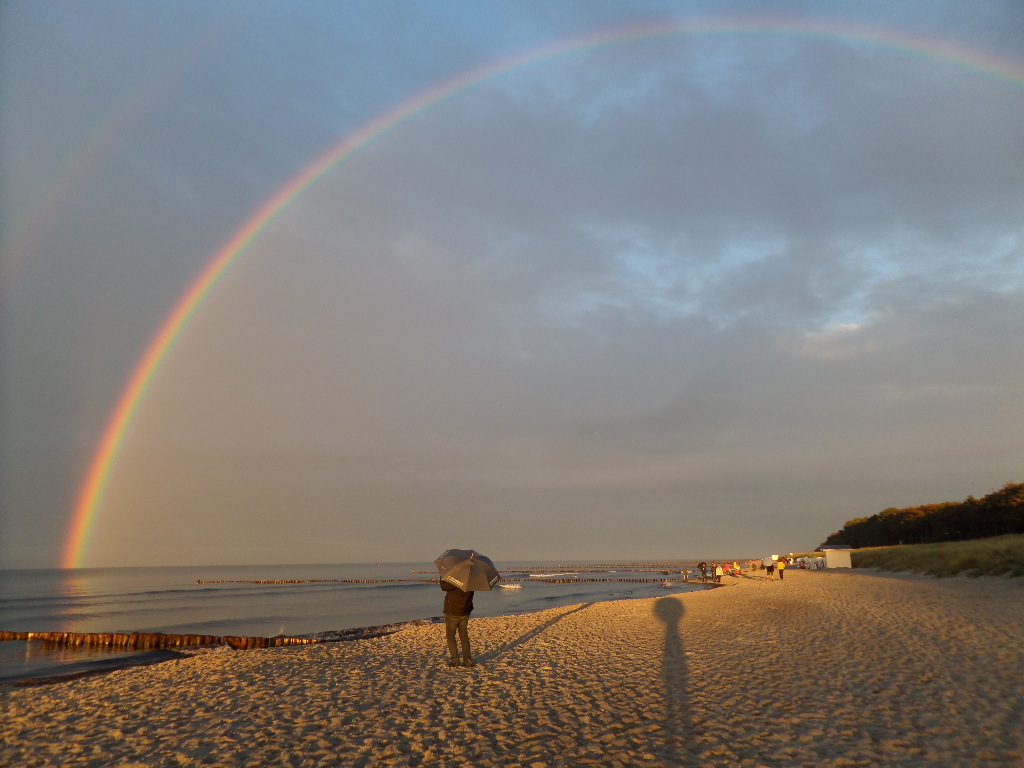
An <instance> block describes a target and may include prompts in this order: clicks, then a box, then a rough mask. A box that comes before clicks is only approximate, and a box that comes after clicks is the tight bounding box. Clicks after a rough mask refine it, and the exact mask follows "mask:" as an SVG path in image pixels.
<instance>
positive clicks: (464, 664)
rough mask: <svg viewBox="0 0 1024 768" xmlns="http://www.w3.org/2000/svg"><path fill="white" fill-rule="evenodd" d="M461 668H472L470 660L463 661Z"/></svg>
mask: <svg viewBox="0 0 1024 768" xmlns="http://www.w3.org/2000/svg"><path fill="white" fill-rule="evenodd" d="M462 666H464V667H472V666H473V662H472V661H471V660H469V659H466V660H465V661H463V662H462Z"/></svg>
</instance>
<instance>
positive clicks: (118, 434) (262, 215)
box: [61, 16, 1024, 568]
mask: <svg viewBox="0 0 1024 768" xmlns="http://www.w3.org/2000/svg"><path fill="white" fill-rule="evenodd" d="M714 34H731V35H742V34H778V35H789V36H794V37H804V38H820V39H822V40H825V41H831V42H839V43H842V44H847V45H849V44H860V45H868V46H875V47H881V48H886V49H890V50H894V51H897V52H899V53H902V54H905V55H913V56H919V57H924V58H927V59H932V60H935V61H937V62H940V63H942V64H944V65H946V66H953V67H957V68H962V69H966V70H968V71H973V72H976V73H979V74H982V75H984V76H987V77H990V78H995V79H997V80H1001V81H1003V82H1005V83H1008V84H1010V85H1012V86H1013V87H1015V88H1022V87H1024V66H1022V65H1021V64H1020V63H1018V62H1016V61H1012V60H1010V59H1007V58H1003V57H998V56H994V55H992V54H989V53H987V52H983V51H978V50H974V49H970V48H967V47H964V46H961V45H957V44H954V43H951V42H948V41H944V40H938V39H934V38H928V37H923V36H916V35H910V34H908V33H904V32H899V31H894V30H889V29H882V28H875V27H869V26H860V25H851V24H838V23H831V22H819V21H807V20H800V19H785V18H766V17H749V16H748V17H729V18H720V19H709V20H704V21H695V22H686V23H672V24H665V23H657V24H644V25H637V26H630V27H622V28H615V29H611V30H606V31H602V32H599V33H596V34H592V35H588V36H585V37H579V38H573V39H570V40H563V41H558V42H555V43H552V44H550V45H546V46H543V47H540V48H536V49H532V50H530V51H528V52H526V53H523V54H520V55H517V56H513V57H510V58H507V59H503V60H500V61H498V62H495V63H492V64H490V65H488V66H486V67H483V68H481V69H476V70H472V71H470V72H467V73H464V74H462V75H460V76H458V77H456V78H454V79H452V80H449V81H446V82H444V83H443V84H441V85H439V86H436V87H434V88H431V89H429V90H426V91H424V92H422V93H420V94H418V95H417V96H415V97H414V98H413V99H411V100H409V101H407V102H405V103H403V104H401V105H399V106H397V107H395V108H394V109H392V110H390V111H388V112H386V113H384V114H382V115H380V116H378V117H377V118H375V119H374V120H372V121H370V122H369V123H367V124H365V125H364V126H362V127H361V128H360V129H358V130H357V131H356V132H354V133H353V134H351V135H349V136H347V137H345V138H344V139H342V140H341V141H340V142H339V143H338V144H336V145H334V146H332V147H330V148H329V149H328V150H327V151H325V152H324V153H323V154H321V155H320V156H319V157H317V158H316V159H315V160H314V161H313V162H311V163H310V164H309V165H308V166H306V167H305V168H304V169H303V170H302V171H300V172H299V173H298V174H296V175H295V176H294V177H292V178H291V179H290V180H289V181H288V182H287V183H286V184H285V185H284V186H283V187H281V188H280V189H279V190H278V191H276V192H275V193H274V194H273V195H272V196H271V197H269V198H268V199H267V200H266V201H265V202H264V203H263V204H262V205H260V206H259V208H258V209H256V211H255V212H254V213H253V214H252V215H251V216H250V217H249V218H248V219H247V220H246V221H245V222H244V223H243V224H242V226H241V227H240V228H239V229H238V230H237V231H236V232H235V233H234V234H233V235H232V236H231V238H230V239H229V240H228V241H227V242H226V243H225V244H224V245H223V246H222V247H221V248H220V249H219V250H218V251H217V252H216V253H215V254H214V255H213V257H212V258H211V260H210V261H209V262H208V263H207V264H206V265H205V266H204V267H203V269H202V270H201V271H200V272H199V274H198V276H197V277H196V278H195V280H194V281H193V282H192V283H191V285H189V287H188V289H187V290H186V291H185V292H184V293H183V294H182V295H181V297H180V298H179V299H178V301H177V302H176V304H175V305H174V308H173V309H172V311H171V312H170V314H169V315H167V317H166V318H165V319H164V321H163V322H162V323H161V325H160V327H159V329H158V330H157V332H156V334H155V335H154V336H153V338H152V339H151V340H150V342H149V344H148V345H147V347H146V349H145V352H144V353H143V355H142V357H141V358H140V359H139V361H138V362H137V363H136V365H135V368H134V370H133V372H132V374H131V376H130V377H129V379H128V381H127V383H126V385H125V387H124V389H123V390H122V392H121V395H120V397H119V398H118V400H117V403H116V406H115V408H114V410H113V413H112V414H111V416H110V418H109V420H108V422H107V425H106V427H105V429H104V431H103V434H102V436H101V439H100V441H99V443H98V445H97V448H96V450H95V453H94V454H93V458H92V460H91V461H90V463H89V468H88V471H87V473H86V476H85V479H84V481H83V483H82V486H81V489H80V492H79V494H78V498H77V501H76V503H75V507H74V510H73V513H72V518H71V523H70V525H69V527H68V531H67V537H66V540H65V546H64V551H63V557H62V562H61V564H62V567H65V568H77V567H81V566H82V562H83V559H84V556H85V553H86V550H87V547H88V544H89V541H90V534H91V532H92V528H93V525H94V523H95V519H96V515H97V512H98V509H99V505H100V502H101V501H102V498H103V494H104V491H105V488H106V485H107V482H108V479H109V477H110V474H111V470H112V468H113V466H114V464H115V462H116V460H117V456H118V452H119V451H120V449H121V447H122V444H123V442H124V437H125V434H126V433H127V431H128V430H129V428H130V426H131V422H132V417H133V416H134V414H135V412H136V411H137V409H138V406H139V403H140V402H141V401H142V399H143V398H144V396H145V393H146V390H147V387H148V385H149V384H150V382H151V381H152V380H153V377H154V376H155V374H156V373H157V371H158V369H159V367H160V364H161V362H162V360H163V359H164V357H165V356H166V354H167V352H168V350H169V349H170V348H171V347H172V346H173V345H174V342H175V340H176V339H177V338H178V337H179V336H180V334H181V332H182V330H183V328H184V327H185V326H186V325H187V323H188V320H189V318H190V316H191V315H192V314H193V312H194V310H195V309H196V307H197V306H198V305H199V304H200V303H201V302H202V301H203V299H204V298H205V297H206V296H207V295H208V294H209V293H210V291H211V290H212V289H213V287H214V286H215V285H216V284H217V282H218V281H219V280H220V278H221V277H222V276H223V275H224V273H225V272H226V271H227V270H228V268H229V267H230V266H231V265H232V264H233V263H234V262H235V261H236V260H237V259H238V258H239V256H241V254H242V253H243V252H244V251H245V249H246V248H247V247H248V246H249V244H250V243H252V242H253V240H254V239H256V238H257V237H258V236H259V235H260V233H261V232H263V231H264V230H265V229H266V228H267V227H268V226H269V225H270V224H271V222H273V221H274V220H275V219H276V218H278V217H279V216H280V214H281V213H282V212H283V211H284V210H286V209H287V208H288V206H289V205H291V204H292V203H293V202H294V201H295V200H297V199H298V198H299V197H300V196H301V195H302V194H303V193H304V192H306V191H307V190H309V189H310V188H311V187H313V186H314V185H315V184H316V182H317V181H318V180H320V179H321V178H323V177H324V175H325V174H327V173H328V172H329V171H331V170H332V169H334V168H336V167H337V166H338V165H340V164H341V163H343V162H344V161H345V160H346V159H348V158H349V157H351V156H352V155H353V154H355V153H356V152H358V151H359V150H360V149H362V148H363V147H365V146H367V145H368V144H370V143H371V142H373V141H374V140H376V139H378V138H380V137H382V136H384V135H385V134H387V133H388V132H389V131H392V130H394V129H395V128H396V127H397V126H399V125H401V124H403V123H404V122H406V121H408V120H410V119H412V118H414V117H415V116H416V115H418V114H420V113H422V112H423V111H425V110H427V109H430V108H432V107H435V106H437V105H438V104H441V103H442V102H444V101H446V100H447V99H449V98H451V97H452V96H454V95H456V94H458V93H461V92H463V91H465V90H467V89H470V88H472V87H474V86H478V85H480V84H482V83H484V82H486V81H488V80H490V79H492V78H495V77H499V76H502V75H507V74H510V73H512V72H515V71H517V70H519V69H522V68H524V67H528V66H531V65H537V64H540V63H543V62H547V61H549V60H551V59H554V58H556V57H559V56H564V55H569V54H573V53H575V52H580V51H586V50H590V49H595V48H599V47H602V46H607V45H616V44H624V43H630V42H635V41H641V40H645V39H654V38H659V37H673V36H685V35H714Z"/></svg>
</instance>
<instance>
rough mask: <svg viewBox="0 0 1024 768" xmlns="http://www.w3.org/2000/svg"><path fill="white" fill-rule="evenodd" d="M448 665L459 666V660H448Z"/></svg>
mask: <svg viewBox="0 0 1024 768" xmlns="http://www.w3.org/2000/svg"><path fill="white" fill-rule="evenodd" d="M448 666H449V667H457V666H459V662H457V661H449V662H448Z"/></svg>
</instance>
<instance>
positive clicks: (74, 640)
mask: <svg viewBox="0 0 1024 768" xmlns="http://www.w3.org/2000/svg"><path fill="white" fill-rule="evenodd" d="M4 640H41V641H43V642H44V643H47V644H50V645H55V646H59V647H62V648H76V647H77V648H124V649H126V650H140V651H143V650H146V651H148V650H154V649H158V648H198V647H201V646H204V645H227V646H230V647H232V648H235V649H237V650H250V649H253V648H277V647H280V646H285V645H311V644H313V643H319V642H322V641H321V640H319V639H317V638H312V637H239V636H235V635H223V636H216V635H174V634H165V633H163V632H0V641H4Z"/></svg>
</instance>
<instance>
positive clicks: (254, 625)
mask: <svg viewBox="0 0 1024 768" xmlns="http://www.w3.org/2000/svg"><path fill="white" fill-rule="evenodd" d="M496 565H498V567H499V569H500V570H501V573H502V581H501V582H499V583H500V584H504V585H507V586H506V587H496V588H495V589H493V590H491V591H490V592H478V593H477V594H476V598H475V600H474V606H475V608H474V611H473V616H474V617H484V616H505V615H513V614H521V613H530V612H535V611H540V610H544V609H546V608H552V607H557V606H562V605H574V604H577V603H587V602H598V601H604V600H623V599H631V598H643V597H656V596H664V595H666V594H673V593H678V592H686V591H691V590H696V589H702V588H703V587H702V586H701V585H699V584H695V583H679V582H671V584H672V585H671V587H668V588H666V587H665V586H663V584H662V580H668V579H679V578H681V577H682V574H684V573H688V574H689V575H690V577H691V578H693V577H695V576H696V573H695V572H694V570H693V567H694V566H693V563H689V562H679V563H671V564H668V563H661V564H659V563H646V564H645V563H602V564H588V563H576V562H569V563H545V562H530V563H517V564H513V565H510V566H506V565H504V564H500V563H496ZM436 579H437V571H436V569H435V568H434V565H433V563H349V564H342V565H267V566H256V565H246V566H175V567H154V568H81V569H73V570H69V569H54V570H0V631H8V632H165V633H174V634H198V635H215V636H224V635H241V636H246V637H273V636H277V635H289V636H297V635H308V634H320V633H329V632H340V631H343V630H351V629H356V628H369V627H382V626H386V625H393V624H399V623H404V622H410V621H415V620H435V619H438V618H439V617H440V616H441V613H442V610H441V606H442V603H443V592H442V591H441V590H440V588H439V586H438V584H437V582H436ZM630 579H651V580H652V581H651V582H650V583H637V582H635V581H629V580H630ZM273 582H276V583H273ZM513 585H518V587H516V586H513ZM156 654H157V652H153V651H137V650H136V651H132V650H104V649H97V648H92V649H83V648H56V647H53V646H51V645H50V644H47V643H44V642H42V641H37V640H32V641H25V640H11V641H4V642H0V683H4V682H12V681H16V680H25V679H31V678H42V677H54V676H60V675H62V674H72V673H75V672H79V671H83V670H88V669H89V668H90V666H95V667H99V666H107V667H111V666H113V667H116V666H128V665H130V664H132V663H138V662H140V661H145V660H146V657H152V656H154V655H156Z"/></svg>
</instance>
